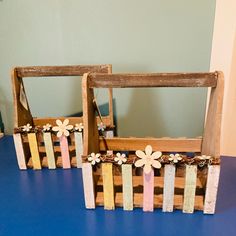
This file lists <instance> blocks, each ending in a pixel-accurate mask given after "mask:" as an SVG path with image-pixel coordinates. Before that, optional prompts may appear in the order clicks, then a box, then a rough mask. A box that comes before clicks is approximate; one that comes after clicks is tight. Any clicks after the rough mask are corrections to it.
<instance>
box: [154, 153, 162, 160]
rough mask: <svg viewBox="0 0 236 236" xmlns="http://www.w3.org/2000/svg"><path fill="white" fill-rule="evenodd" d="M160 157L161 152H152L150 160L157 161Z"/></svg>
mask: <svg viewBox="0 0 236 236" xmlns="http://www.w3.org/2000/svg"><path fill="white" fill-rule="evenodd" d="M161 156H162V152H159V151H158V152H154V153H153V154H152V158H153V159H158V158H159V157H161Z"/></svg>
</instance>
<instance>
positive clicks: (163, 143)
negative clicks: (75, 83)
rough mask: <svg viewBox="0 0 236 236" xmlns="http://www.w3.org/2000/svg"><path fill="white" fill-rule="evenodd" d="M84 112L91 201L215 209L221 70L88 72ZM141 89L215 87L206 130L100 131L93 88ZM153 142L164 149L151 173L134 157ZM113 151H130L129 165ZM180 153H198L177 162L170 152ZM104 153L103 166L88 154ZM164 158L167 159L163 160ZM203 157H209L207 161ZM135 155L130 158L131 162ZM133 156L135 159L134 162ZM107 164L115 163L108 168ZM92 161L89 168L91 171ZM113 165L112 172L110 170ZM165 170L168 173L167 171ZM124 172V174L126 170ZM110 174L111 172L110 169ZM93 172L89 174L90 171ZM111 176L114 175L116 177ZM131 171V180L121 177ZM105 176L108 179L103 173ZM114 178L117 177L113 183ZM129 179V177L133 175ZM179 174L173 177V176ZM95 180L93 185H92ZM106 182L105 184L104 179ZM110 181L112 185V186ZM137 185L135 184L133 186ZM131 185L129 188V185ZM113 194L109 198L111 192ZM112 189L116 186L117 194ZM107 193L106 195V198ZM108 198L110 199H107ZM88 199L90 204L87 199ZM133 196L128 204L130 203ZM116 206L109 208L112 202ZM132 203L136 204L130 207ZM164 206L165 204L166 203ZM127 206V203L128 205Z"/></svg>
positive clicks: (170, 208)
mask: <svg viewBox="0 0 236 236" xmlns="http://www.w3.org/2000/svg"><path fill="white" fill-rule="evenodd" d="M82 87H83V111H84V128H85V132H84V148H83V149H84V165H85V166H86V168H85V169H84V170H83V180H84V186H85V189H87V193H86V194H88V192H89V191H88V186H87V182H86V178H87V179H89V180H90V186H93V187H92V189H90V193H91V194H92V195H90V196H88V195H86V194H85V202H86V205H90V206H91V205H92V206H93V207H92V208H95V206H96V205H104V207H105V209H114V207H115V206H123V207H124V210H127V209H128V210H132V209H133V207H143V210H144V211H153V208H154V207H163V211H173V209H182V210H183V212H184V213H192V212H193V211H194V209H195V210H203V211H204V213H206V214H212V213H214V211H215V203H216V196H217V187H218V180H219V173H220V171H219V170H220V165H219V159H220V133H221V116H222V101H223V90H224V81H223V74H222V73H221V72H214V73H165V74H160V73H158V74H98V73H90V74H84V76H83V79H82ZM138 87H210V88H211V98H210V104H209V109H208V113H207V121H206V124H205V129H204V134H203V137H202V138H195V139H187V138H186V139H185V138H175V139H172V138H158V139H157V138H120V137H115V138H104V137H103V138H101V137H99V135H98V131H97V129H96V116H95V110H94V107H93V103H92V101H93V98H94V93H93V89H94V88H138ZM147 145H151V146H152V148H153V151H161V152H162V153H163V154H164V155H163V156H162V165H163V166H164V168H161V169H160V170H159V171H152V172H151V174H149V175H146V174H145V173H143V177H142V169H141V168H137V167H134V166H133V163H134V161H135V157H133V156H134V155H133V152H134V151H136V150H144V149H145V147H146V146H147ZM108 151H119V152H120V151H126V152H129V157H128V159H127V160H128V163H127V164H125V165H128V164H129V165H130V166H131V167H132V168H131V167H130V168H129V171H130V172H129V173H127V168H123V165H122V168H120V166H118V165H116V164H115V161H114V155H113V156H112V155H110V156H109V155H107V154H106V153H107V152H108ZM172 152H175V153H176V152H178V153H180V154H181V155H182V156H183V157H184V156H185V155H186V153H188V152H194V153H195V156H194V158H192V159H191V158H189V157H186V156H185V157H184V158H182V157H181V159H182V161H180V164H178V165H177V164H176V165H175V164H174V163H173V162H170V161H169V160H170V159H168V157H169V153H172ZM91 153H100V154H101V155H102V157H101V164H98V165H97V166H96V167H93V166H92V165H91V164H90V163H89V159H88V156H90V154H91ZM163 158H164V159H163ZM203 158H206V159H207V158H208V161H206V159H205V160H204V161H202V159H203ZM130 159H131V160H130ZM132 160H133V161H132ZM106 163H110V165H113V166H112V167H110V168H109V173H108V172H107V168H104V165H106ZM89 164H90V172H86V171H87V169H88V166H89ZM112 169H113V172H111V170H112ZM163 169H165V171H163ZM123 171H125V172H123ZM105 172H106V173H105ZM86 173H89V174H86ZM111 175H112V176H111ZM124 175H126V176H130V175H132V179H130V180H129V182H128V183H129V184H127V183H126V182H124V181H125V179H124V178H122V176H124ZM104 176H106V179H105V180H103V177H104ZM108 176H110V177H109V178H112V179H111V180H110V181H108V179H107V178H108ZM129 178H130V177H129ZM173 178H174V179H173ZM91 180H92V181H93V184H92V185H91ZM104 181H105V182H104ZM107 183H109V185H108V184H107ZM131 184H132V186H131ZM122 185H125V186H126V189H125V190H124V191H125V193H129V194H131V195H129V196H128V195H127V196H124V195H125V194H123V197H122V190H121V189H122V188H121V186H122ZM127 186H129V188H130V189H129V190H128V189H127ZM108 189H110V190H109V192H110V193H111V195H109V197H108V196H107V192H108ZM111 189H114V195H112V191H111ZM104 191H105V192H106V197H105V196H104V197H103V194H105V193H104ZM104 198H105V199H104ZM88 199H89V201H90V202H87V200H88ZM127 199H129V203H127ZM113 201H114V205H110V207H107V202H110V203H111V202H113ZM130 204H131V205H130ZM163 204H164V205H163ZM127 205H128V207H127Z"/></svg>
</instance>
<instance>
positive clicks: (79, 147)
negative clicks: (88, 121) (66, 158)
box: [74, 132, 83, 168]
mask: <svg viewBox="0 0 236 236" xmlns="http://www.w3.org/2000/svg"><path fill="white" fill-rule="evenodd" d="M74 134H75V152H76V162H77V168H81V167H82V155H83V133H82V132H74Z"/></svg>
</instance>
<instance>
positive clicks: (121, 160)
mask: <svg viewBox="0 0 236 236" xmlns="http://www.w3.org/2000/svg"><path fill="white" fill-rule="evenodd" d="M114 161H115V162H117V164H118V165H122V164H123V163H125V162H126V161H127V159H126V155H125V154H124V153H123V154H120V153H119V152H118V153H116V157H115V158H114Z"/></svg>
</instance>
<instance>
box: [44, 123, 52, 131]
mask: <svg viewBox="0 0 236 236" xmlns="http://www.w3.org/2000/svg"><path fill="white" fill-rule="evenodd" d="M51 128H52V125H50V124H48V123H47V124H46V125H44V126H43V131H50V129H51Z"/></svg>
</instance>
